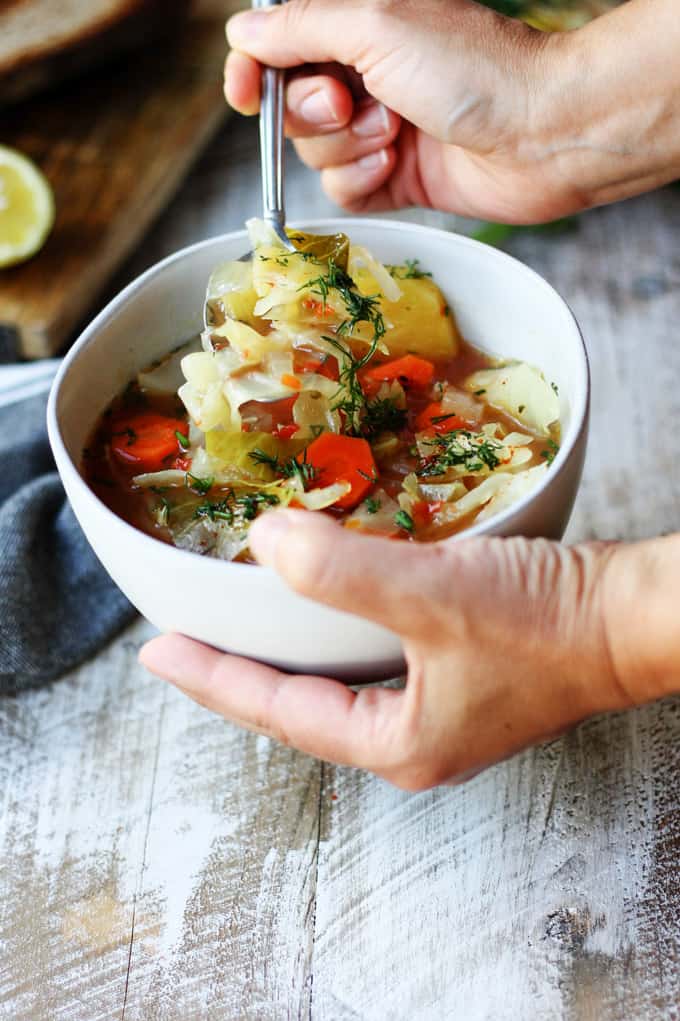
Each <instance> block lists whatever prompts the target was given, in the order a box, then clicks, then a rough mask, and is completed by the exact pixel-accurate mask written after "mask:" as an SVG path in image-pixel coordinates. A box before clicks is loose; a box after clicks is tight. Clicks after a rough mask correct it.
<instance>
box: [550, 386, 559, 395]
mask: <svg viewBox="0 0 680 1021" xmlns="http://www.w3.org/2000/svg"><path fill="white" fill-rule="evenodd" d="M550 385H551V387H552V388H553V391H554V393H555V396H556V397H559V396H560V388H559V387H558V385H557V383H551V384H550Z"/></svg>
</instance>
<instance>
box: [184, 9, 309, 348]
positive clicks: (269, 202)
mask: <svg viewBox="0 0 680 1021" xmlns="http://www.w3.org/2000/svg"><path fill="white" fill-rule="evenodd" d="M281 2H282V0H253V7H274V6H276V5H277V4H280V3H281ZM284 84H285V72H284V71H281V70H279V69H278V68H275V67H263V68H262V99H261V103H260V166H261V171H262V207H263V216H262V218H263V220H264V221H265V223H267V224H269V226H270V227H271V229H272V231H273V232H274V234H276V237H277V238H278V240H279V241H280V242H281V244H282V246H283V247H284V248H285V249H286V250H287V251H289V252H294V251H295V250H296V248H295V245H294V244H293V242H292V241H291V240H290V238H289V237H288V235H287V234H286V211H285V205H284V198H283V180H284V143H283V110H284ZM252 255H253V253H252V252H251V251H250V252H246V253H245V255H242V256H241V259H240V260H239V261H240V262H249V261H250V259H251V258H252ZM213 297H214V295H213V294H212V290H211V283H209V284H208V292H207V295H206V301H205V307H204V312H203V322H204V325H205V327H206V329H210V328H211V327H212V326H214V315H213V304H212V299H213Z"/></svg>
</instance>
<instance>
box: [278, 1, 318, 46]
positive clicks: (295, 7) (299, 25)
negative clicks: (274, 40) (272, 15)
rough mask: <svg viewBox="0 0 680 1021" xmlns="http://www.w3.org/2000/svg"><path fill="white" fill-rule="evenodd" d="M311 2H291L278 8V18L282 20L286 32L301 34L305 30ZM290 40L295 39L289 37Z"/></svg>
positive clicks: (292, 36)
mask: <svg viewBox="0 0 680 1021" xmlns="http://www.w3.org/2000/svg"><path fill="white" fill-rule="evenodd" d="M312 6H313V0H291V2H289V3H287V4H281V6H280V7H279V12H280V16H281V18H282V19H284V20H283V25H284V26H285V30H286V32H291V33H295V32H301V31H304V29H305V22H306V20H307V19H308V17H309V14H310V9H311V7H312ZM291 38H295V36H294V35H291Z"/></svg>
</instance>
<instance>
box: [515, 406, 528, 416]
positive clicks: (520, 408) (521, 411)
mask: <svg viewBox="0 0 680 1021" xmlns="http://www.w3.org/2000/svg"><path fill="white" fill-rule="evenodd" d="M525 410H526V404H520V406H519V407H518V409H517V414H518V415H521V414H522V413H523V412H524V411H525Z"/></svg>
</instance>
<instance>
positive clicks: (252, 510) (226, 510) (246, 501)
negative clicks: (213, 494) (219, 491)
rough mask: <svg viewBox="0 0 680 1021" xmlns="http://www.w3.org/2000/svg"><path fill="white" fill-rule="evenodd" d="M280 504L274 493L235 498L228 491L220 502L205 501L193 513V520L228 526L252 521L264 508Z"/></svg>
mask: <svg viewBox="0 0 680 1021" xmlns="http://www.w3.org/2000/svg"><path fill="white" fill-rule="evenodd" d="M278 503H280V500H279V498H278V496H277V495H276V493H264V492H256V493H244V494H243V495H242V496H236V494H235V492H234V490H233V489H228V490H227V491H226V493H225V494H224V496H223V497H222V499H221V500H206V501H205V503H202V504H199V506H198V507H197V508H196V510H195V511H194V517H195V518H207V519H208V520H209V521H226V522H227V524H228V525H234V524H237V523H241V524H242V523H243V522H245V521H254V520H255V518H256V517H257V515H258V512H259V511H260V510H262V509H263V508H264V507H275V506H277V504H278Z"/></svg>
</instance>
